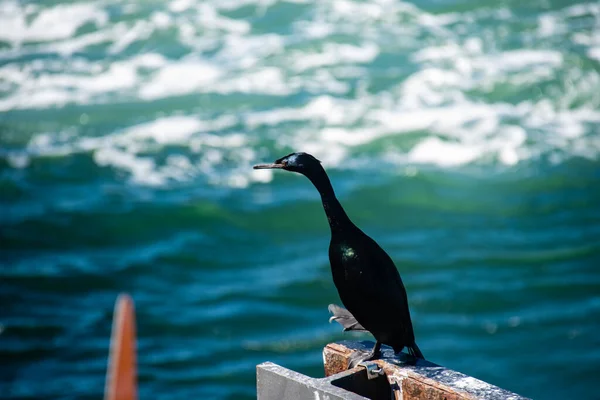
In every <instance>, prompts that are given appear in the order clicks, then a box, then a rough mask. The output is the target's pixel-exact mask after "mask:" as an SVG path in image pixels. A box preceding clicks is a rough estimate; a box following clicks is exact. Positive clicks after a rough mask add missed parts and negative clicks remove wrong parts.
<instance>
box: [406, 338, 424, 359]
mask: <svg viewBox="0 0 600 400" xmlns="http://www.w3.org/2000/svg"><path fill="white" fill-rule="evenodd" d="M408 354H410V355H411V356H413V357H415V358H422V359H423V360H424V359H425V356H424V355H423V353H421V349H419V346H417V343H416V342H413V344H412V345H410V346H408Z"/></svg>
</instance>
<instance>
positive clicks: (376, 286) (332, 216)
mask: <svg viewBox="0 0 600 400" xmlns="http://www.w3.org/2000/svg"><path fill="white" fill-rule="evenodd" d="M273 168H278V169H284V170H286V171H292V172H297V173H300V174H302V175H304V176H306V177H307V178H308V179H310V181H311V182H312V183H313V185H315V187H316V188H317V190H318V191H319V193H320V194H321V200H322V202H323V208H324V209H325V214H326V215H327V220H328V221H329V227H330V228H331V242H330V244H329V262H330V263H331V274H332V275H333V282H334V283H335V286H336V288H337V290H338V293H339V295H340V299H341V300H342V303H343V304H344V306H345V307H346V308H347V309H348V311H349V312H350V313H351V315H348V314H347V311H345V310H344V309H343V308H340V307H337V306H334V305H331V306H330V311H332V307H337V309H333V311H332V312H333V313H334V317H332V318H333V319H336V320H338V322H340V323H341V324H342V325H343V326H344V327H345V328H347V327H346V325H344V323H346V324H348V326H349V328H347V329H346V330H361V328H362V329H364V330H367V331H369V332H371V334H373V336H374V337H375V339H376V343H375V346H374V347H373V351H372V352H371V353H370V354H369V355H368V356H367V357H366V358H363V360H372V359H375V358H378V357H379V356H380V354H381V350H380V349H381V345H382V344H387V345H389V346H391V347H392V348H393V349H394V352H396V353H398V352H400V351H402V349H403V348H404V347H406V348H408V352H409V354H411V355H413V356H414V357H416V358H424V357H423V353H421V351H420V350H419V348H418V347H417V344H416V343H415V335H414V332H413V327H412V322H411V319H410V311H409V309H408V299H407V297H406V289H405V288H404V284H403V283H402V279H401V278H400V274H399V273H398V270H397V269H396V266H395V265H394V262H393V261H392V259H391V258H390V256H388V255H387V253H386V252H385V251H384V250H383V249H382V248H381V247H379V245H378V244H377V243H376V242H375V241H374V240H373V239H371V238H370V237H369V236H367V235H366V234H365V233H364V232H363V231H361V230H360V229H359V228H358V227H357V226H356V225H354V224H353V223H352V221H350V218H348V215H346V212H345V211H344V209H343V208H342V205H341V204H340V202H339V201H338V199H337V198H336V197H335V193H334V191H333V187H332V186H331V182H330V181H329V177H328V176H327V173H326V172H325V170H324V169H323V167H322V166H321V162H320V161H319V160H317V159H316V158H314V157H313V156H312V155H310V154H307V153H292V154H289V155H287V156H285V157H282V158H280V159H278V160H276V161H275V162H274V163H273V164H259V165H255V166H254V169H273ZM336 312H337V314H336ZM353 318H355V319H356V321H358V324H356V321H355V320H354V319H353ZM342 322H344V323H342ZM363 327H364V328H363Z"/></svg>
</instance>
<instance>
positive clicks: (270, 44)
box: [0, 0, 600, 399]
mask: <svg viewBox="0 0 600 400" xmlns="http://www.w3.org/2000/svg"><path fill="white" fill-rule="evenodd" d="M599 71H600V5H598V3H592V2H584V1H577V0H573V1H552V0H533V1H514V0H504V1H500V2H490V1H484V2H481V1H475V0H417V1H414V2H404V1H399V0H373V1H356V0H318V1H317V0H242V1H237V0H236V1H234V0H173V1H166V0H165V1H163V0H160V1H159V0H144V1H142V0H132V1H120V0H100V1H94V2H91V1H66V0H65V1H56V0H54V1H45V2H36V1H26V0H19V1H17V0H0V193H1V203H0V206H1V216H0V224H1V225H0V246H1V258H0V262H1V265H0V359H1V360H2V362H0V397H2V398H6V399H26V398H28V399H33V398H64V399H67V398H73V399H75V398H77V399H86V398H89V399H97V398H100V397H101V394H102V391H103V385H104V374H105V367H106V357H107V354H108V340H109V334H110V321H111V317H112V307H113V302H114V300H115V298H116V295H117V294H118V293H119V292H121V291H128V292H130V293H132V295H133V297H134V299H135V301H136V306H137V313H138V332H139V374H140V394H141V397H142V398H165V399H167V398H168V399H188V398H252V397H254V396H255V378H254V376H255V372H254V367H255V365H256V364H258V363H260V362H263V361H267V360H270V361H274V362H276V363H279V364H281V365H283V366H285V367H288V368H292V369H295V370H297V371H300V372H302V373H306V374H310V375H312V376H322V374H323V372H322V359H321V355H320V353H321V350H322V348H323V346H324V345H325V344H327V343H328V342H332V341H335V340H340V339H342V338H349V337H351V336H349V335H343V334H342V333H341V332H340V329H339V327H338V326H337V325H330V324H328V323H327V318H328V313H327V304H329V303H330V302H339V300H338V297H337V293H336V291H335V288H334V287H333V283H332V281H331V275H330V270H329V263H328V258H327V246H328V241H329V230H328V227H327V223H326V219H325V217H324V214H323V211H322V208H321V205H320V199H319V197H318V194H317V192H316V191H315V190H314V188H313V187H312V185H311V184H310V182H309V181H308V180H307V179H305V178H304V177H301V176H297V175H295V174H289V173H285V172H282V171H278V172H275V173H272V172H270V171H253V170H252V169H251V165H252V164H254V163H257V162H266V161H272V160H274V159H275V158H278V157H280V156H283V155H285V154H287V153H289V152H292V151H307V152H310V153H313V154H314V155H315V156H317V157H318V158H319V159H321V160H322V161H323V164H324V165H325V167H326V168H327V170H328V172H329V174H330V177H331V179H332V182H333V184H334V187H335V188H336V191H337V193H338V196H339V198H340V200H341V201H342V204H343V205H344V206H345V207H346V209H347V211H348V213H349V215H350V216H351V218H352V219H353V220H354V221H355V222H356V223H357V225H359V226H360V227H361V228H363V230H365V231H366V232H367V233H368V234H370V235H371V236H372V237H374V238H375V239H376V240H377V241H378V242H379V243H380V244H381V245H382V246H383V247H384V248H385V249H386V250H387V251H388V252H389V253H390V255H391V256H392V257H393V259H394V260H395V262H396V263H397V266H398V268H399V270H400V272H401V274H402V276H403V278H404V281H405V284H406V287H407V290H408V294H409V299H410V304H411V308H412V314H413V321H414V325H415V331H416V335H417V340H418V343H419V346H420V347H421V349H422V350H423V352H424V353H425V355H426V356H427V357H428V358H429V359H430V360H432V361H434V362H436V363H440V364H443V365H445V366H447V367H449V368H453V369H456V370H459V371H461V372H463V373H466V374H470V375H473V376H475V377H478V378H481V379H484V380H486V381H489V382H491V383H494V384H496V385H499V386H502V387H504V388H507V389H510V390H513V391H516V392H518V393H520V394H523V395H526V396H532V397H535V398H594V397H595V398H598V397H597V396H598V392H597V383H596V382H597V380H598V374H599V373H600V335H599V334H598V332H599V331H600V270H599V268H600V267H599V266H600V190H598V182H599V178H600V161H599V153H600V132H599V127H600V72H599ZM367 338H369V337H368V336H366V337H365V336H359V337H357V339H367Z"/></svg>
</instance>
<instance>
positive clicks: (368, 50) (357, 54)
mask: <svg viewBox="0 0 600 400" xmlns="http://www.w3.org/2000/svg"><path fill="white" fill-rule="evenodd" d="M378 54H379V49H378V47H377V45H375V44H374V43H365V44H363V45H360V46H354V45H350V44H337V43H335V44H334V43H327V44H325V46H324V48H323V51H322V52H317V53H304V52H299V53H298V54H297V55H295V56H293V63H292V64H291V67H292V68H293V69H295V70H296V71H304V70H306V69H311V68H317V67H324V66H331V65H337V64H344V63H352V64H354V63H366V62H370V61H373V59H375V57H377V55H378Z"/></svg>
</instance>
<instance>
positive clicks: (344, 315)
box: [327, 304, 367, 332]
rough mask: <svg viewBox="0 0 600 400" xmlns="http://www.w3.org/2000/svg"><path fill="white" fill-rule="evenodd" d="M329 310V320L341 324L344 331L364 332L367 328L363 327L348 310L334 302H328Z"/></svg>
mask: <svg viewBox="0 0 600 400" xmlns="http://www.w3.org/2000/svg"><path fill="white" fill-rule="evenodd" d="M327 308H328V309H329V312H330V313H332V314H333V316H331V318H329V322H331V321H335V322H337V323H338V324H340V325H341V326H343V327H344V331H355V332H366V331H367V330H366V329H365V328H363V326H362V325H361V324H359V323H358V321H357V320H356V318H354V315H352V314H350V311H348V310H346V309H345V308H342V307H340V306H338V305H335V304H330V305H329V307H327Z"/></svg>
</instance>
